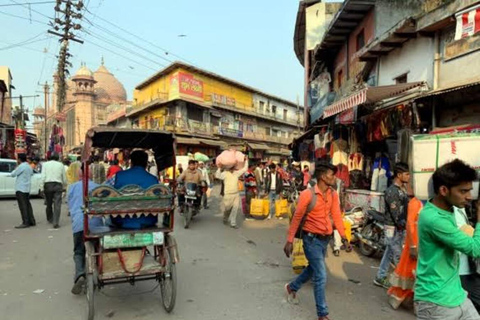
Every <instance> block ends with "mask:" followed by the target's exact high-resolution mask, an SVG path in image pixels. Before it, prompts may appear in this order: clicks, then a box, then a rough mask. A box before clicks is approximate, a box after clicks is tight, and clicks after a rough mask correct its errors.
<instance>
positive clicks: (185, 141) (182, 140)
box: [177, 136, 200, 145]
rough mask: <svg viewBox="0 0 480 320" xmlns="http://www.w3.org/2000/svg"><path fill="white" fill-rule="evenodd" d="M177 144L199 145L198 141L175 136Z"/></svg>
mask: <svg viewBox="0 0 480 320" xmlns="http://www.w3.org/2000/svg"><path fill="white" fill-rule="evenodd" d="M177 144H188V145H199V144H200V141H199V140H198V139H195V138H185V137H178V136H177Z"/></svg>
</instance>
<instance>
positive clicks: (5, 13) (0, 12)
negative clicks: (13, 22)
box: [0, 11, 48, 26]
mask: <svg viewBox="0 0 480 320" xmlns="http://www.w3.org/2000/svg"><path fill="white" fill-rule="evenodd" d="M0 14H3V15H6V16H9V17H13V18H18V19H22V20H28V21H31V22H36V23H39V24H44V25H46V26H48V23H45V22H43V21H40V20H36V19H30V18H25V17H22V16H17V15H15V14H11V13H7V12H4V11H0Z"/></svg>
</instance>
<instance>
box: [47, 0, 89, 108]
mask: <svg viewBox="0 0 480 320" xmlns="http://www.w3.org/2000/svg"><path fill="white" fill-rule="evenodd" d="M82 8H83V2H82V1H81V0H79V1H73V0H57V4H56V5H55V20H54V22H50V25H51V26H52V27H53V29H55V31H52V30H48V33H51V34H53V35H56V36H58V37H60V39H59V41H60V42H61V43H62V45H61V46H60V52H59V55H58V68H57V74H58V88H57V106H56V107H57V112H61V111H62V109H63V106H64V104H65V99H66V95H67V87H66V77H67V76H68V75H69V74H70V73H69V71H68V68H69V67H72V64H71V63H70V62H69V61H68V59H69V58H70V57H71V56H72V55H71V54H70V53H69V52H68V44H69V41H70V40H72V41H76V42H79V43H83V41H82V40H79V39H76V38H75V35H74V34H73V33H72V30H80V29H81V25H80V24H79V23H76V22H75V21H76V19H81V18H82V14H81V13H80V11H81V10H82ZM58 31H63V32H58Z"/></svg>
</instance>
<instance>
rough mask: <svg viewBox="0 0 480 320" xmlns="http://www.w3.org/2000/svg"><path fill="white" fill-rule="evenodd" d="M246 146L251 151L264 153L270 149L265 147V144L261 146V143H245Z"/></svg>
mask: <svg viewBox="0 0 480 320" xmlns="http://www.w3.org/2000/svg"><path fill="white" fill-rule="evenodd" d="M247 144H248V146H249V147H250V148H251V149H253V150H261V151H265V150H269V149H270V147H269V146H267V145H266V144H263V143H252V142H247Z"/></svg>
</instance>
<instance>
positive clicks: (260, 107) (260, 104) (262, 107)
mask: <svg viewBox="0 0 480 320" xmlns="http://www.w3.org/2000/svg"><path fill="white" fill-rule="evenodd" d="M258 112H259V113H264V112H265V102H263V101H259V102H258Z"/></svg>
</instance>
